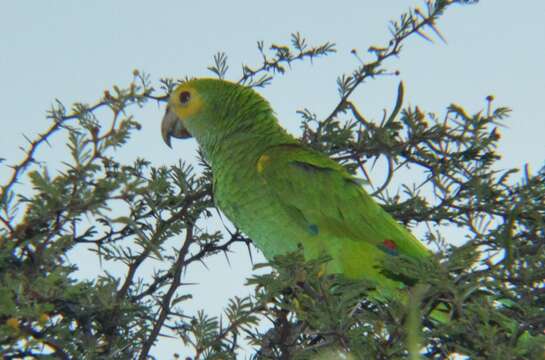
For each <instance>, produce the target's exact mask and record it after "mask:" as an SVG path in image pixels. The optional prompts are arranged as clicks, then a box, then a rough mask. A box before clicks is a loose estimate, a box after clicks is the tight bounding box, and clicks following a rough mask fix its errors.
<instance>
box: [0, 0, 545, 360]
mask: <svg viewBox="0 0 545 360" xmlns="http://www.w3.org/2000/svg"><path fill="white" fill-rule="evenodd" d="M0 4H1V7H0V79H1V81H2V86H1V87H0V109H1V110H0V114H1V117H0V119H1V121H2V131H1V132H0V157H4V158H7V159H8V163H13V162H15V161H17V160H18V159H20V158H21V157H22V153H21V151H20V150H18V146H19V145H24V139H23V136H22V134H26V135H27V136H29V137H30V138H33V137H34V136H35V135H36V134H37V133H38V132H40V131H43V130H44V129H46V128H47V126H48V120H47V119H46V118H45V112H46V110H47V109H48V108H49V107H50V105H51V104H52V102H53V100H54V99H55V98H58V99H59V100H61V101H62V102H63V103H64V104H66V105H70V104H71V103H72V102H75V101H78V102H88V103H92V102H94V101H95V100H96V99H98V98H99V97H100V96H101V95H102V93H103V91H104V90H105V89H106V88H110V87H111V86H112V85H114V84H118V85H120V86H124V85H126V84H128V82H129V81H130V79H131V72H132V69H135V68H137V69H140V70H143V71H145V72H147V73H150V74H151V76H152V79H154V80H156V79H159V78H160V77H178V78H181V77H184V76H186V75H189V76H201V75H210V74H209V73H208V72H207V70H206V66H207V65H209V64H210V63H211V58H212V55H213V54H214V53H215V52H216V51H218V50H222V51H225V52H226V53H227V54H228V55H229V58H230V61H229V63H230V65H231V69H230V72H229V73H228V77H229V78H231V79H236V78H238V76H239V74H240V71H239V69H240V64H241V63H242V62H245V63H247V64H250V65H253V64H256V63H258V62H259V56H258V53H257V51H256V46H255V44H256V41H258V40H264V41H265V43H270V42H275V43H287V42H288V41H289V34H290V33H291V32H295V31H300V32H301V33H302V34H303V35H305V36H306V37H307V38H308V39H309V41H310V42H311V43H319V42H324V41H332V42H335V43H337V49H338V53H337V54H334V55H332V56H330V57H328V58H324V59H318V60H317V61H315V63H314V65H309V64H294V66H293V70H292V71H291V72H289V73H288V74H287V75H286V76H284V77H282V78H278V79H277V80H275V81H274V83H273V85H272V86H270V87H268V88H266V89H265V90H262V91H261V92H262V93H263V94H264V95H265V96H266V97H267V98H268V99H269V100H270V101H271V103H272V105H273V107H274V108H275V110H276V112H277V114H278V116H279V118H280V120H281V122H282V124H283V125H284V126H286V127H287V128H288V129H290V130H291V131H292V132H297V131H298V121H299V118H298V117H297V116H296V114H295V111H296V110H298V109H302V108H304V107H308V108H310V109H311V110H313V111H314V112H316V113H317V114H318V115H319V116H324V115H326V114H327V113H328V111H329V110H330V109H331V108H332V106H333V105H334V103H335V101H336V100H337V97H336V96H337V93H336V86H335V79H336V77H337V76H338V75H339V74H341V73H342V72H350V71H351V70H352V69H353V68H354V67H355V66H356V64H357V63H356V60H355V59H354V57H353V56H351V55H350V50H351V49H352V48H356V49H358V50H359V53H360V54H362V55H363V56H365V50H366V49H367V48H368V47H369V46H370V45H372V44H377V45H380V44H381V42H382V41H384V40H385V39H387V36H388V32H387V22H388V20H390V19H393V18H397V16H398V15H399V14H400V13H401V12H402V11H404V10H405V9H407V8H408V7H409V6H411V5H418V4H422V2H421V1H418V0H389V1H376V0H375V1H371V0H359V1H357V0H354V1H343V2H340V1H339V2H333V1H324V2H317V1H293V0H292V1H286V0H278V1H274V2H269V3H265V2H249V1H248V2H247V1H229V2H223V1H222V2H215V3H214V2H210V1H207V2H206V1H203V2H189V1H155V2H149V1H125V0H124V1H106V0H103V1H25V0H19V1H7V0H2V1H1V2H0ZM258 4H274V5H267V6H264V5H258ZM544 17H545V2H543V1H538V0H534V1H519V2H516V1H508V0H495V1H483V2H482V3H481V4H478V5H475V6H467V7H460V6H455V7H453V8H452V9H451V10H450V11H448V12H447V14H446V16H444V17H443V18H442V19H441V20H440V22H439V28H440V29H441V31H442V33H443V35H444V36H445V37H446V39H447V41H448V44H447V45H445V44H443V43H441V42H440V41H438V42H436V43H435V44H430V43H428V42H426V41H424V40H423V39H421V38H419V37H415V38H413V39H411V40H410V41H408V42H407V43H406V45H405V48H404V51H403V52H402V55H401V58H400V59H399V60H396V62H390V64H391V65H392V69H399V70H400V71H401V76H400V79H402V80H404V81H405V85H406V104H413V105H416V104H418V105H419V106H421V107H422V108H423V109H424V110H426V111H433V112H439V113H442V112H443V110H444V109H445V107H446V106H448V105H449V103H451V102H456V103H459V104H461V105H463V106H466V107H467V109H468V111H469V112H476V111H479V110H481V109H483V108H484V106H485V101H484V98H485V97H486V96H487V95H489V94H493V95H494V96H495V98H496V104H501V105H506V106H509V107H511V108H512V109H513V114H512V117H511V118H510V119H509V120H508V121H507V124H508V128H505V129H503V137H502V141H501V148H500V152H501V153H503V154H504V160H502V162H501V165H502V166H505V167H512V166H517V167H520V166H522V165H524V163H529V164H530V165H531V167H532V168H533V169H534V170H537V169H538V168H539V167H541V166H543V164H544V157H545V156H544V154H545V145H544V141H543V136H544V134H545V118H544V116H543V113H544V110H543V108H544V106H543V96H544V95H545V21H544V20H543V19H544ZM398 80H399V79H398V78H393V77H392V78H382V79H379V80H377V81H374V82H372V83H370V84H368V85H366V86H365V87H364V88H362V89H361V90H359V91H358V92H357V93H356V95H355V100H356V101H357V102H358V103H359V104H360V107H361V108H363V109H364V112H365V113H366V114H367V115H368V117H369V118H380V116H381V111H382V109H383V108H384V107H389V106H391V104H392V102H393V99H394V94H395V88H396V85H397V82H398ZM162 111H163V109H160V108H158V107H157V106H155V105H151V104H150V105H149V106H147V107H146V108H145V109H144V110H143V111H138V112H137V116H138V117H137V120H139V121H140V122H141V123H142V125H143V129H142V131H140V132H139V133H138V134H137V135H136V136H135V137H134V138H133V141H131V143H130V144H129V145H128V146H127V147H125V148H123V149H122V150H121V151H120V152H119V154H118V156H119V157H121V158H123V159H127V160H128V159H133V158H135V157H137V156H145V157H146V158H147V159H149V160H150V161H152V163H153V164H154V165H156V166H159V165H169V164H173V163H176V162H177V161H178V159H179V158H183V159H184V160H193V159H194V158H195V144H194V141H192V140H190V141H186V142H184V143H180V142H176V143H175V145H174V149H175V151H172V150H169V149H168V148H167V147H166V146H165V145H164V144H163V143H162V141H161V138H160V136H159V123H160V119H161V116H162ZM143 148H145V149H146V153H145V154H143V153H142V152H141V150H142V149H143ZM66 154H67V150H66V148H65V147H63V146H62V142H60V141H59V142H58V143H56V142H54V143H53V146H52V147H51V148H47V147H44V148H42V150H41V151H40V152H39V153H38V156H39V157H42V158H45V159H47V160H49V161H51V164H55V166H57V165H56V164H58V163H59V161H61V160H62V159H63V157H64V156H66ZM8 175H9V170H8V169H7V168H6V167H5V166H4V165H2V167H0V180H1V181H4V180H5V179H6V178H7V176H8ZM234 259H235V261H233V262H232V263H233V266H232V267H231V268H229V267H228V265H227V264H226V262H225V260H224V259H223V258H222V257H220V258H218V259H216V260H215V261H214V263H213V264H212V265H211V266H210V269H211V270H210V271H208V270H205V269H200V270H199V273H198V274H197V273H193V274H191V278H190V279H188V280H190V281H201V284H202V285H200V286H198V287H196V291H197V293H196V294H197V300H195V301H194V302H193V303H192V304H191V306H190V307H188V309H189V311H193V310H194V309H196V308H199V307H201V306H205V307H206V308H207V309H209V310H210V311H211V312H212V313H214V312H215V313H217V312H218V311H220V309H221V307H222V305H223V304H225V301H224V299H226V298H227V297H229V296H232V295H235V294H237V293H238V294H241V293H245V292H247V290H244V289H242V287H241V284H242V283H243V278H244V277H245V276H247V275H248V274H250V269H251V265H250V263H249V261H248V259H247V256H246V252H245V250H244V249H243V251H241V254H240V256H236V257H235V258H234ZM80 266H82V268H85V269H86V270H85V271H87V272H86V274H87V275H89V276H92V274H94V273H96V272H97V271H98V269H97V268H96V264H95V263H93V264H84V263H81V264H80ZM196 270H197V269H196ZM212 290H213V292H212ZM180 345H181V343H180V342H179V341H172V340H169V341H163V342H162V343H161V345H160V346H159V347H158V348H157V349H156V350H155V354H157V355H159V356H160V358H169V357H170V355H171V354H172V353H173V352H175V351H182V350H181V348H178V347H179V346H180Z"/></svg>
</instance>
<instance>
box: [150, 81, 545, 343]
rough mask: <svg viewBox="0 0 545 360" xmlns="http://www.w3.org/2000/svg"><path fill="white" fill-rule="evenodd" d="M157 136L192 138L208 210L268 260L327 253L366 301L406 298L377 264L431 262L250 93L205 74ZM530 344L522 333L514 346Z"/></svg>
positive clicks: (329, 266) (354, 184)
mask: <svg viewBox="0 0 545 360" xmlns="http://www.w3.org/2000/svg"><path fill="white" fill-rule="evenodd" d="M161 135H162V138H163V140H164V142H165V143H166V145H168V146H169V147H171V139H172V138H178V139H186V138H191V137H192V138H195V139H196V140H197V142H198V144H199V145H200V148H201V150H202V153H203V155H204V158H205V160H206V161H207V162H208V163H209V165H210V167H211V169H212V174H213V180H212V181H213V184H212V187H213V195H214V196H213V197H214V201H215V204H216V206H217V207H218V208H219V209H221V210H222V212H223V213H224V214H225V215H226V216H227V218H228V219H229V220H230V221H231V222H232V223H233V224H234V225H235V226H236V227H238V228H239V229H240V230H241V231H242V232H243V233H245V234H246V235H248V236H249V237H250V238H251V239H252V241H253V243H254V244H255V245H256V246H257V247H258V248H259V249H260V250H261V252H262V253H263V255H264V256H265V258H267V259H268V260H272V259H274V258H275V256H277V255H284V254H287V253H290V252H295V251H296V250H298V249H300V248H301V245H302V248H303V251H304V256H305V259H314V258H318V257H320V256H323V255H324V254H325V255H327V256H328V257H329V259H330V261H328V262H327V263H326V265H325V266H326V269H325V271H324V272H325V273H327V274H340V275H342V276H345V277H346V278H348V279H354V280H365V281H367V282H368V283H370V284H373V286H374V287H375V290H374V292H373V293H370V294H369V295H370V296H371V297H373V298H375V299H376V300H378V301H381V302H384V301H388V299H397V300H399V301H402V302H407V301H408V299H409V293H408V292H407V291H403V290H406V289H408V286H407V285H411V283H410V282H411V279H407V278H405V277H404V276H399V275H398V274H392V273H391V272H388V271H383V270H384V263H385V262H388V260H389V259H392V258H394V257H397V256H400V255H403V256H405V257H408V258H410V259H414V260H416V261H418V260H419V259H425V258H428V259H429V257H431V256H433V253H432V252H431V251H430V250H429V249H428V248H427V247H426V246H424V244H422V243H421V242H420V241H419V240H418V239H417V238H416V237H415V236H414V235H413V234H412V233H411V232H410V231H409V230H408V229H407V228H406V227H404V226H403V225H401V224H400V223H399V222H397V221H396V220H395V219H394V218H393V217H392V216H391V215H390V214H389V213H388V212H386V210H384V209H383V208H382V207H381V206H380V205H379V204H378V203H377V202H375V201H374V200H373V198H372V197H371V196H370V195H369V194H368V193H367V192H366V191H365V189H364V188H363V187H362V182H361V179H359V178H357V177H356V176H354V175H352V174H351V173H349V172H348V171H347V170H346V169H345V168H344V167H343V166H342V165H340V164H339V163H338V162H336V161H335V160H333V159H331V158H329V157H328V156H327V155H325V154H323V153H320V152H318V151H317V150H314V149H311V148H309V147H308V146H305V145H303V144H301V143H300V142H299V141H298V140H297V139H296V138H295V137H294V136H292V135H290V134H289V133H288V132H287V131H286V130H285V129H284V128H283V127H282V126H281V125H280V124H279V122H278V119H277V118H276V116H275V113H274V111H273V110H272V108H271V106H270V104H269V103H268V102H267V100H265V99H264V98H263V97H262V96H261V95H260V94H259V93H257V92H256V91H255V90H254V89H252V88H250V87H247V86H244V85H241V84H238V83H234V82H230V81H227V80H222V79H212V78H196V79H191V80H188V81H185V82H182V83H181V84H179V85H178V86H177V87H176V88H175V89H174V90H173V91H172V92H171V93H170V95H169V97H168V102H167V107H166V112H165V115H164V117H163V120H162V122H161ZM492 300H493V299H491V301H492ZM430 315H431V319H432V320H434V321H436V322H438V323H441V324H445V323H448V322H449V321H450V320H449V319H451V309H450V306H449V305H448V304H443V303H440V304H438V305H437V306H436V307H435V309H433V310H432V312H431V313H430ZM501 322H502V323H504V325H506V326H507V327H508V328H509V329H510V332H511V333H515V332H516V331H517V329H518V324H517V323H516V322H515V321H513V320H511V319H509V318H507V317H505V319H503V320H501ZM539 339H540V340H539V341H545V340H544V339H543V337H542V336H539ZM530 341H534V337H533V336H532V335H530V333H529V332H528V331H527V330H526V331H524V333H523V335H521V336H520V337H519V340H518V342H517V343H520V344H522V345H523V346H525V345H524V344H527V343H530Z"/></svg>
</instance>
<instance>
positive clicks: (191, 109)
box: [169, 83, 204, 120]
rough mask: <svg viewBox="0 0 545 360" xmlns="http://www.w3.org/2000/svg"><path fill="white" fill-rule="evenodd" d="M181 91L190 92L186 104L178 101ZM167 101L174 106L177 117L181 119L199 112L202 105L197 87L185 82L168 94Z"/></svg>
mask: <svg viewBox="0 0 545 360" xmlns="http://www.w3.org/2000/svg"><path fill="white" fill-rule="evenodd" d="M183 92H189V94H190V98H189V101H188V102H187V103H186V104H183V103H182V102H181V101H180V94H182V93H183ZM169 103H170V105H171V106H172V107H173V108H174V111H176V114H177V115H178V117H179V118H180V119H182V120H183V119H186V118H188V117H190V116H192V115H195V114H197V113H198V112H200V111H201V109H202V107H203V105H204V102H203V100H202V97H201V95H200V94H199V92H198V91H197V89H195V88H194V87H193V86H191V85H190V84H187V83H186V84H182V85H180V86H178V87H177V88H176V90H174V91H173V92H172V94H170V100H169Z"/></svg>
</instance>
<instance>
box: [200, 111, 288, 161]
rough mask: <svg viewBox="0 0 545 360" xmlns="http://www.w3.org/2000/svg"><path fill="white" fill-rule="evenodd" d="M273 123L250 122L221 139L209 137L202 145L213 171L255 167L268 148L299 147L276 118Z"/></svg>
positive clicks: (225, 134) (222, 136) (220, 137)
mask: <svg viewBox="0 0 545 360" xmlns="http://www.w3.org/2000/svg"><path fill="white" fill-rule="evenodd" d="M268 120H272V121H263V122H262V121H255V119H254V121H252V122H247V123H246V124H248V125H246V126H245V127H240V126H238V127H237V128H235V129H233V130H232V131H229V132H228V133H224V134H222V135H220V136H218V137H213V136H210V137H208V138H206V139H201V140H200V141H199V143H200V144H201V147H202V149H203V151H204V154H205V157H206V158H207V160H208V161H209V162H210V164H211V166H212V171H218V170H221V171H224V170H227V168H233V169H234V168H243V167H244V166H251V167H253V166H254V165H255V164H256V162H257V160H258V159H259V157H260V156H261V155H262V154H263V153H264V152H265V151H266V150H267V149H269V148H271V147H274V146H277V145H282V144H296V143H298V141H297V140H296V139H295V138H294V137H293V136H292V135H290V134H288V133H287V132H286V131H285V130H284V129H283V128H282V127H280V125H278V123H277V122H276V119H274V118H272V119H268Z"/></svg>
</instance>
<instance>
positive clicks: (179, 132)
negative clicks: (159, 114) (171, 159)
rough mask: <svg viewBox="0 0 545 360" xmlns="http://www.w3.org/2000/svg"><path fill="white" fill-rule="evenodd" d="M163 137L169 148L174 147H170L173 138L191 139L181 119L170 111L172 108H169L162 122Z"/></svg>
mask: <svg viewBox="0 0 545 360" xmlns="http://www.w3.org/2000/svg"><path fill="white" fill-rule="evenodd" d="M161 135H162V136H163V140H164V142H165V144H167V145H168V147H172V146H171V145H170V138H171V137H175V138H178V139H187V138H189V137H191V134H190V133H189V132H188V131H187V129H186V128H185V127H184V125H183V124H182V122H181V121H180V119H178V117H177V116H176V113H174V111H171V110H170V106H167V110H166V112H165V116H164V117H163V121H162V122H161Z"/></svg>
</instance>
